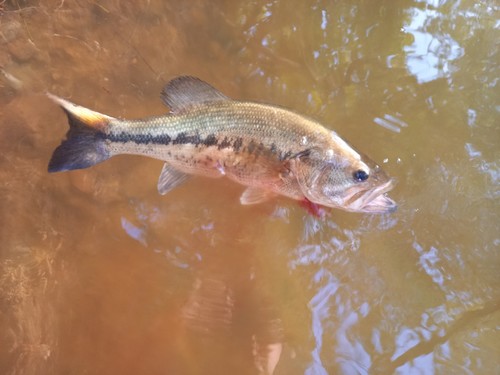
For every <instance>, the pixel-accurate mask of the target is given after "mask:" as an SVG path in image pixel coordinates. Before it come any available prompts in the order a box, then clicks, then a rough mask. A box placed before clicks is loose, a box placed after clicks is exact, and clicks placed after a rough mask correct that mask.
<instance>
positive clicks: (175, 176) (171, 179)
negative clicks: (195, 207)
mask: <svg viewBox="0 0 500 375" xmlns="http://www.w3.org/2000/svg"><path fill="white" fill-rule="evenodd" d="M189 177H190V176H189V175H187V174H185V173H183V172H179V171H178V170H177V169H175V168H172V167H171V166H170V165H169V164H168V163H165V164H164V165H163V169H162V170H161V173H160V178H159V179H158V192H159V193H160V194H161V195H165V194H167V193H168V192H169V191H170V190H172V189H174V188H176V187H177V186H179V185H181V184H182V183H184V182H185V181H186V180H187V179H188V178H189Z"/></svg>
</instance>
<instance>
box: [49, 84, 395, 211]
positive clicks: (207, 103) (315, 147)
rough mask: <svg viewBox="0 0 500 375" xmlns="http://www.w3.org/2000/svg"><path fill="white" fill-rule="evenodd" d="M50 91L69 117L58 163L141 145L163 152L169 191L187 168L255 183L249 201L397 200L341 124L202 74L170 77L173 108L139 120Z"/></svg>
mask: <svg viewBox="0 0 500 375" xmlns="http://www.w3.org/2000/svg"><path fill="white" fill-rule="evenodd" d="M48 95H49V97H50V98H52V99H53V100H54V101H55V102H57V103H58V104H60V105H61V106H62V107H63V108H64V110H65V112H66V114H67V115H68V120H69V125H70V128H69V130H68V133H67V139H66V140H65V141H63V142H62V143H61V145H60V146H59V147H57V148H56V150H55V151H54V153H53V155H52V158H51V160H50V163H49V171H50V172H57V171H65V170H72V169H81V168H87V167H90V166H92V165H94V164H97V163H99V162H102V161H104V160H106V159H108V158H110V157H112V156H115V155H120V154H136V155H144V156H149V157H153V158H156V159H159V160H162V161H164V162H165V165H164V167H163V170H162V172H161V174H160V178H159V182H158V190H159V191H160V193H162V194H165V193H167V192H168V191H170V190H172V189H173V188H175V187H177V186H178V185H180V184H181V183H183V182H184V181H185V180H186V179H187V176H188V175H202V176H208V177H221V176H227V177H229V178H230V179H231V180H233V181H236V182H238V183H240V184H242V185H244V186H246V187H247V189H246V190H245V191H244V192H243V194H242V196H241V198H240V201H241V203H242V204H254V203H260V202H263V201H265V200H267V199H269V198H270V197H272V196H275V195H283V196H287V197H290V198H293V199H296V200H299V201H303V202H309V203H311V204H313V205H316V204H317V205H323V206H327V207H336V208H341V209H344V210H346V211H353V212H390V211H393V210H394V209H395V208H396V204H395V202H394V201H392V200H391V199H390V198H389V197H387V195H386V192H387V191H389V190H390V189H392V186H393V184H392V180H391V179H390V178H389V177H388V176H387V175H386V174H385V173H384V172H383V171H382V170H381V168H380V167H379V166H378V165H377V164H376V163H375V162H373V161H372V160H371V159H369V158H368V157H366V156H365V155H363V154H361V153H359V152H357V151H356V150H355V149H353V148H352V147H351V146H350V145H349V144H347V143H346V142H345V141H344V140H342V139H341V138H340V137H339V136H338V135H337V134H336V133H334V132H333V131H331V130H329V129H327V128H325V127H323V126H322V125H321V124H319V123H318V122H317V121H315V120H312V119H310V118H308V117H305V116H302V115H300V114H297V113H295V112H293V111H290V110H287V109H284V108H282V107H278V106H273V105H268V104H260V103H254V102H244V101H234V100H231V99H229V98H228V97H226V96H225V95H224V94H222V93H221V92H220V91H218V90H216V89H215V88H213V87H212V86H210V85H209V84H207V83H205V82H203V81H201V80H199V79H197V78H194V77H187V76H185V77H178V78H176V79H173V80H172V81H170V82H169V83H168V84H167V85H166V86H165V88H164V90H163V92H162V99H163V101H164V102H165V104H167V105H168V106H169V107H170V113H168V114H166V115H163V116H155V117H149V118H145V119H137V120H122V119H116V118H113V117H111V116H107V115H104V114H101V113H98V112H95V111H92V110H90V109H87V108H85V107H81V106H78V105H76V104H73V103H71V102H68V101H67V100H64V99H61V98H58V97H56V96H54V95H51V94H48ZM306 206H308V204H306Z"/></svg>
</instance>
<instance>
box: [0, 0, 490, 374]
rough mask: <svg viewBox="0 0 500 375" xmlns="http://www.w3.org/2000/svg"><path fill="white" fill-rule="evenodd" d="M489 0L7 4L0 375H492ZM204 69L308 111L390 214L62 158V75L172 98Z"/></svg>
mask: <svg viewBox="0 0 500 375" xmlns="http://www.w3.org/2000/svg"><path fill="white" fill-rule="evenodd" d="M498 11H499V6H498V4H497V3H496V2H494V1H482V2H474V1H459V0H439V1H438V0H435V1H431V0H425V1H423V0H415V1H407V0H405V1H402V0H398V1H392V2H390V4H389V3H388V2H375V1H374V2H368V1H335V2H323V1H309V2H304V1H295V0H294V1H286V2H285V1H271V2H269V1H252V2H248V1H222V0H221V1H215V2H213V1H212V2H209V1H204V0H195V1H190V2H174V1H159V0H153V1H148V2H142V3H140V2H116V1H111V0H110V1H99V2H95V1H73V0H66V1H62V2H61V1H59V0H57V1H44V2H38V1H6V2H0V44H1V45H2V48H0V73H1V76H0V113H1V118H2V121H1V125H0V147H1V149H2V153H0V173H1V179H0V191H1V193H2V205H1V210H0V222H1V226H0V236H1V242H2V248H1V249H0V332H2V333H1V334H0V348H2V350H0V373H1V374H11V375H14V374H64V373H74V374H89V373H91V374H181V375H184V374H186V375H188V374H204V375H205V374H240V375H244V374H276V375H280V374H287V375H293V374H310V375H316V374H347V375H350V374H416V373H418V374H493V373H496V372H498V358H500V345H499V343H500V336H499V331H498V327H499V326H500V313H499V309H500V293H499V291H500V288H499V287H500V274H499V272H498V268H499V264H500V252H499V245H500V238H499V236H498V222H499V215H498V214H499V203H498V202H499V201H498V198H499V196H500V189H499V175H500V174H499V160H500V154H499V147H498V145H499V141H500V137H499V125H498V123H499V121H498V119H499V116H498V114H499V107H498V88H497V85H498V48H497V41H498V29H499V27H498V26H499V25H498V19H497V18H498V17H497V14H498ZM181 74H190V75H194V76H198V77H200V78H202V79H203V80H205V81H207V82H209V83H211V84H212V85H214V86H215V87H217V88H218V89H220V90H221V91H222V92H224V93H225V94H227V95H228V96H229V97H232V98H237V99H245V100H254V101H259V102H265V103H273V104H277V105H282V106H285V107H287V108H291V109H293V110H295V111H297V112H299V113H302V114H305V115H307V116H310V117H313V118H315V119H317V120H319V121H320V122H322V123H324V124H325V126H326V127H328V128H331V129H334V130H335V131H336V132H338V133H339V134H340V135H341V136H342V137H345V139H346V140H348V141H349V142H350V143H351V144H352V145H354V146H355V147H356V148H357V149H358V150H360V151H361V152H363V153H366V154H367V155H370V157H371V158H373V159H374V160H376V161H377V162H378V163H380V165H381V166H382V167H383V168H384V170H385V171H386V172H387V173H388V174H389V175H390V176H392V177H394V178H395V181H396V187H395V189H394V190H393V191H391V192H390V196H391V197H392V198H393V199H395V200H396V201H397V202H398V205H399V208H398V211H397V212H395V213H393V214H386V215H367V214H366V215H365V214H353V213H346V212H343V211H340V210H332V211H330V212H329V213H328V214H327V215H326V217H324V218H317V217H314V216H311V215H309V214H308V212H307V211H306V210H304V209H303V208H302V207H300V206H299V205H298V204H297V203H296V202H292V201H290V200H288V199H285V198H278V199H275V200H272V201H270V202H267V203H264V204H261V205H256V206H241V205H240V203H239V197H240V195H241V193H242V191H243V188H242V187H241V186H237V185H236V184H234V183H232V182H230V181H228V180H227V179H217V180H211V179H206V178H202V177H194V178H192V179H190V180H189V181H187V182H186V183H185V184H183V185H182V186H179V187H177V188H176V189H175V190H173V191H171V192H169V193H168V194H167V195H165V196H161V195H159V194H158V192H157V188H156V186H157V179H158V175H159V173H160V171H161V167H162V163H161V162H159V161H155V160H150V159H147V158H144V157H137V156H120V157H116V158H113V159H111V160H109V161H106V162H105V163H102V164H100V165H97V166H95V167H92V168H90V169H86V170H81V171H72V172H66V173H57V174H48V172H47V163H48V160H49V159H50V155H51V153H52V151H53V149H54V148H55V147H56V146H57V145H58V144H59V143H60V141H61V139H62V138H63V137H64V134H65V132H66V127H67V124H66V119H65V116H64V114H63V113H62V111H61V110H60V109H59V108H57V106H55V105H54V104H53V103H50V102H49V100H48V99H47V98H46V97H45V95H44V93H45V92H47V91H48V92H52V93H54V94H57V95H59V96H61V97H64V98H68V99H69V100H72V101H74V102H76V103H78V104H80V105H84V106H87V107H89V108H92V109H94V110H97V111H99V112H102V113H106V114H109V115H111V116H116V117H123V118H137V117H144V116H149V115H156V114H162V113H165V112H166V110H167V109H166V108H165V107H164V106H163V105H162V103H161V100H160V99H159V95H160V92H161V90H162V87H163V86H164V84H165V83H166V82H168V81H169V80H170V79H171V78H173V77H175V76H177V75H181Z"/></svg>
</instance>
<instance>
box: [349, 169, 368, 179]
mask: <svg viewBox="0 0 500 375" xmlns="http://www.w3.org/2000/svg"><path fill="white" fill-rule="evenodd" d="M352 177H353V178H354V180H355V181H358V182H363V181H366V180H367V179H368V177H370V175H369V174H368V173H366V172H365V171H364V170H362V169H358V170H357V171H355V172H354V173H353V174H352Z"/></svg>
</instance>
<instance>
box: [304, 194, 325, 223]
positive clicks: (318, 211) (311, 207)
mask: <svg viewBox="0 0 500 375" xmlns="http://www.w3.org/2000/svg"><path fill="white" fill-rule="evenodd" d="M299 204H300V205H301V206H302V207H304V208H305V209H306V210H307V212H309V213H310V214H311V215H313V216H316V217H319V218H321V219H322V218H324V217H325V215H326V210H325V208H324V207H323V206H320V205H319V204H316V203H313V202H311V201H310V200H309V199H307V198H304V200H301V201H300V203H299Z"/></svg>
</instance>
